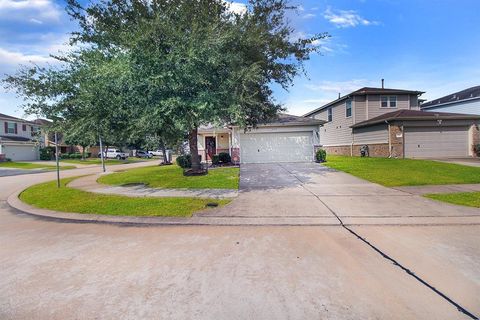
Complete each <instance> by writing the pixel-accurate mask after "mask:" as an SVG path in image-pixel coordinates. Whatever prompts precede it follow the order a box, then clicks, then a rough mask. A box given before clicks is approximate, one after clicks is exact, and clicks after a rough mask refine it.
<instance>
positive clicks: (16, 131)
mask: <svg viewBox="0 0 480 320" xmlns="http://www.w3.org/2000/svg"><path fill="white" fill-rule="evenodd" d="M17 127H18V126H17V124H16V123H15V134H18V128H17Z"/></svg>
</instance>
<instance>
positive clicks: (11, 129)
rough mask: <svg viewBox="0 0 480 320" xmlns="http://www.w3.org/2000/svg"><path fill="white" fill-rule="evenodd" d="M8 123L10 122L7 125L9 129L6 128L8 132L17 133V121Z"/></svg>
mask: <svg viewBox="0 0 480 320" xmlns="http://www.w3.org/2000/svg"><path fill="white" fill-rule="evenodd" d="M7 124H8V125H7V126H6V127H7V130H6V131H7V133H13V134H15V127H16V125H15V123H14V122H7Z"/></svg>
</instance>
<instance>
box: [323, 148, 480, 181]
mask: <svg viewBox="0 0 480 320" xmlns="http://www.w3.org/2000/svg"><path fill="white" fill-rule="evenodd" d="M324 165H326V166H328V167H330V168H333V169H337V170H340V171H344V172H347V173H350V174H351V175H354V176H356V177H359V178H362V179H365V180H368V181H371V182H375V183H379V184H381V185H384V186H387V187H395V186H416V185H435V184H459V183H480V168H478V167H469V166H462V165H458V164H453V163H444V162H438V161H430V160H416V159H388V158H361V157H346V156H332V155H329V156H327V162H326V163H324Z"/></svg>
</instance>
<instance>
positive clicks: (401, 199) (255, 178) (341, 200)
mask: <svg viewBox="0 0 480 320" xmlns="http://www.w3.org/2000/svg"><path fill="white" fill-rule="evenodd" d="M202 215H209V216H235V217H239V216H244V217H272V218H273V217H276V218H285V217H297V218H300V217H304V218H307V217H317V218H319V219H320V218H323V217H333V218H337V217H338V218H340V219H341V220H342V221H343V222H344V223H360V222H361V223H369V221H371V222H372V223H373V222H374V221H382V222H383V223H385V221H387V220H390V221H393V222H395V221H399V219H401V218H410V217H413V218H415V217H416V218H418V219H427V218H433V219H437V218H444V219H448V218H451V217H453V218H461V217H473V216H479V215H480V210H479V209H475V208H467V207H459V206H455V205H448V204H445V203H440V202H437V201H433V200H429V199H426V198H423V197H421V196H417V195H412V194H410V193H407V192H403V191H400V190H395V189H391V188H386V187H383V186H380V185H377V184H374V183H370V182H368V181H365V180H362V179H358V178H356V177H354V176H352V175H349V174H346V173H343V172H338V171H335V170H332V169H329V168H327V167H324V166H321V165H319V164H316V163H282V164H247V165H242V166H241V168H240V195H239V197H238V199H237V200H236V201H234V202H233V203H231V204H230V205H228V206H226V207H222V208H219V209H218V210H214V211H210V212H208V213H202ZM379 219H381V220H379ZM395 219H397V220H395Z"/></svg>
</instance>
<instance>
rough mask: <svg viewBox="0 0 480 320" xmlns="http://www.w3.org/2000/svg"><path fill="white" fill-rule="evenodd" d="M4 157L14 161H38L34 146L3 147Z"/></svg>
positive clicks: (36, 150)
mask: <svg viewBox="0 0 480 320" xmlns="http://www.w3.org/2000/svg"><path fill="white" fill-rule="evenodd" d="M3 152H4V153H5V157H7V158H10V159H12V160H14V161H31V160H38V148H37V147H34V146H9V145H5V146H3Z"/></svg>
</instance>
